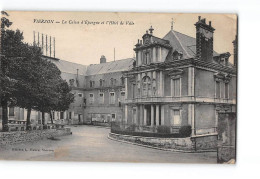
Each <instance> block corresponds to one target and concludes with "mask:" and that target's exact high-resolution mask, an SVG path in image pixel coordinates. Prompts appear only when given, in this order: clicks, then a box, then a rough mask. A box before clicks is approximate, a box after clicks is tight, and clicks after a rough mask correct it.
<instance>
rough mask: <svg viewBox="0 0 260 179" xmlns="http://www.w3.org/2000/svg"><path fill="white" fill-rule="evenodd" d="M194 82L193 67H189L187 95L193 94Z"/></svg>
mask: <svg viewBox="0 0 260 179" xmlns="http://www.w3.org/2000/svg"><path fill="white" fill-rule="evenodd" d="M194 94H195V83H194V67H189V70H188V96H194Z"/></svg>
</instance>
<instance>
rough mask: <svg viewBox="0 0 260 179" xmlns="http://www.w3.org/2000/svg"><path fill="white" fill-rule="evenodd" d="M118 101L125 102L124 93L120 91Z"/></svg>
mask: <svg viewBox="0 0 260 179" xmlns="http://www.w3.org/2000/svg"><path fill="white" fill-rule="evenodd" d="M120 101H125V92H124V91H121V93H120Z"/></svg>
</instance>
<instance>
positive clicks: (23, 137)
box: [0, 128, 72, 146]
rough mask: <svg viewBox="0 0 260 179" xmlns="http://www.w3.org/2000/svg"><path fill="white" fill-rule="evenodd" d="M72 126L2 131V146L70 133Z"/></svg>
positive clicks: (0, 142)
mask: <svg viewBox="0 0 260 179" xmlns="http://www.w3.org/2000/svg"><path fill="white" fill-rule="evenodd" d="M70 134H72V133H71V130H70V128H61V129H45V130H33V131H15V132H0V146H2V145H12V144H16V143H23V142H28V141H34V140H40V139H44V138H49V137H58V136H64V135H70Z"/></svg>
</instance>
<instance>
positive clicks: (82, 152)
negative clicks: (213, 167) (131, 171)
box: [0, 126, 217, 163]
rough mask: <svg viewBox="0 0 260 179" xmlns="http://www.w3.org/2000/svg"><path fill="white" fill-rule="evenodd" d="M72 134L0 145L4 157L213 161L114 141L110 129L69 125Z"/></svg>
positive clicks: (212, 157) (200, 155)
mask: <svg viewBox="0 0 260 179" xmlns="http://www.w3.org/2000/svg"><path fill="white" fill-rule="evenodd" d="M71 130H72V132H73V134H72V135H69V136H62V137H59V138H58V140H50V139H45V140H41V141H35V142H26V143H23V144H16V145H13V146H11V147H10V146H9V147H0V159H3V160H52V161H94V162H161V163H167V162H172V163H216V162H217V161H216V158H217V153H216V152H207V153H177V152H171V151H162V150H156V149H151V148H146V147H141V146H137V145H132V144H127V143H122V142H117V141H113V140H110V139H108V138H107V136H108V133H109V131H110V129H108V128H103V127H94V126H74V127H71Z"/></svg>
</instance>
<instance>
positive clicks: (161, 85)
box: [159, 71, 164, 96]
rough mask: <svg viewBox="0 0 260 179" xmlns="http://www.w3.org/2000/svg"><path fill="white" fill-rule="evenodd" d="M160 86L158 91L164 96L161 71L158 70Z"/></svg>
mask: <svg viewBox="0 0 260 179" xmlns="http://www.w3.org/2000/svg"><path fill="white" fill-rule="evenodd" d="M159 81H160V87H159V89H160V90H159V91H160V93H159V94H160V96H164V90H163V72H162V71H160V80H159Z"/></svg>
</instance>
